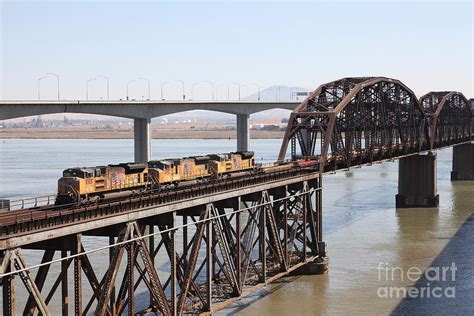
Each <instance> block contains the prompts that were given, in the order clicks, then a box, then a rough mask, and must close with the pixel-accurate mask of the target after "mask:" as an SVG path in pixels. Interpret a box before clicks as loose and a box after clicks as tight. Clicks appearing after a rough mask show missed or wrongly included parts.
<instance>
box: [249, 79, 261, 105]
mask: <svg viewBox="0 0 474 316" xmlns="http://www.w3.org/2000/svg"><path fill="white" fill-rule="evenodd" d="M250 84H251V85H253V86H256V87H257V88H258V94H257V100H258V101H260V89H261V88H262V87H261V86H260V85H258V84H256V83H250Z"/></svg>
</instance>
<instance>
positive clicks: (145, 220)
mask: <svg viewBox="0 0 474 316" xmlns="http://www.w3.org/2000/svg"><path fill="white" fill-rule="evenodd" d="M315 174H316V175H317V173H315V172H313V173H312V175H315ZM278 183H279V185H274V186H272V187H271V188H269V189H265V190H262V189H261V188H262V186H260V189H259V190H252V191H251V192H249V193H248V194H241V195H240V196H236V197H228V198H226V199H221V200H218V201H215V202H207V201H206V200H205V199H200V200H201V203H200V204H196V205H193V206H190V207H188V208H182V209H179V210H173V211H171V212H166V213H155V214H154V215H151V216H148V217H142V218H140V219H132V220H130V221H127V222H122V223H115V224H113V225H110V226H107V227H105V229H104V228H101V229H97V228H94V227H93V228H92V229H91V230H90V231H82V233H71V234H70V235H68V236H60V237H57V238H54V239H50V240H48V241H41V242H36V243H32V244H29V245H23V246H22V247H21V248H15V249H6V250H5V251H4V252H3V253H2V254H3V257H4V260H3V265H2V271H1V272H0V273H2V274H3V273H8V272H10V271H11V272H14V271H18V273H17V274H16V275H18V276H19V278H20V279H21V281H22V284H23V288H22V290H24V291H26V294H27V297H28V298H29V299H28V300H27V302H26V305H25V306H24V307H23V306H17V305H18V302H16V301H15V292H14V287H15V286H16V285H15V283H18V282H15V278H16V275H15V278H12V276H11V275H10V274H9V275H8V276H5V277H4V278H3V279H2V286H3V290H4V300H3V303H4V304H3V308H4V309H3V313H4V315H12V311H15V309H16V308H22V310H24V311H25V314H28V315H33V314H35V313H36V312H40V313H41V314H43V315H48V314H53V313H55V312H56V311H54V312H53V311H51V310H50V306H51V304H53V298H54V297H59V298H60V300H59V302H60V303H61V302H67V298H68V295H69V294H72V295H73V297H74V299H73V300H72V301H71V303H70V305H73V306H70V307H71V308H73V310H74V314H75V315H85V314H88V313H91V312H93V311H95V315H121V314H123V313H126V314H128V315H135V314H144V313H155V314H160V315H183V314H190V313H192V314H195V313H198V314H199V313H201V314H202V313H213V312H216V311H218V310H220V309H222V308H224V307H226V306H227V305H229V304H232V303H233V302H235V300H236V299H238V298H241V297H243V296H246V295H248V294H250V293H251V292H252V291H254V290H256V289H258V288H261V287H262V286H264V285H265V284H267V283H268V282H272V281H274V280H276V279H278V278H281V277H283V276H285V275H288V274H289V273H290V272H292V271H294V270H296V269H299V268H301V267H303V266H304V265H306V264H308V263H311V262H313V261H315V260H323V259H324V258H325V256H326V254H325V252H324V249H325V247H324V243H323V241H322V232H321V223H319V221H320V220H321V218H322V215H321V204H320V201H321V194H322V191H321V180H320V176H319V175H317V176H316V177H314V176H312V177H311V178H309V179H307V180H302V181H299V182H298V181H292V182H285V181H280V182H278ZM185 217H186V221H184V218H185ZM184 222H186V223H187V225H188V227H187V229H186V232H185V233H184V230H183V231H181V232H179V230H177V229H182V228H179V225H182V223H184ZM151 231H154V232H155V233H156V235H153V236H148V237H147V238H148V239H153V241H150V242H146V241H145V239H144V236H145V235H146V234H147V233H146V232H151ZM177 232H179V233H177ZM84 235H94V236H96V237H97V238H104V240H108V241H109V242H111V243H114V242H115V245H114V247H112V249H113V250H112V251H111V253H110V255H111V257H110V260H109V259H107V256H104V257H105V258H106V259H105V260H99V261H97V260H95V261H94V260H92V257H91V255H90V253H88V251H87V250H88V249H87V247H86V245H84V243H83V236H84ZM22 249H36V250H37V251H40V250H43V251H44V256H43V260H42V262H43V263H48V262H49V261H50V260H51V259H52V258H53V256H54V254H55V252H56V251H60V253H61V255H62V256H63V257H67V255H76V256H74V257H71V258H68V259H66V260H64V261H63V262H62V263H61V273H59V275H53V274H51V273H50V270H51V269H50V268H49V265H44V266H42V267H40V269H39V270H38V273H37V274H36V277H35V276H34V275H33V274H32V273H31V272H30V271H29V270H24V268H25V267H27V263H26V262H25V257H24V256H23V254H22ZM104 252H105V253H107V251H106V250H105V251H104ZM155 258H160V266H161V267H165V268H166V267H169V270H168V271H166V272H163V271H162V268H160V269H158V268H157V267H155V263H154V262H155ZM104 264H105V265H106V266H105V267H106V271H105V272H102V273H99V272H98V269H97V268H98V267H103V266H104ZM71 270H72V273H73V275H74V282H73V284H74V288H73V289H72V291H71V289H67V287H66V288H62V289H61V290H59V288H60V287H59V285H60V284H61V283H63V282H67V278H65V275H67V273H68V271H71ZM48 277H50V278H53V279H52V281H53V285H52V287H48V288H47V289H45V287H44V286H43V285H44V281H45V280H46V279H47V278H48ZM54 278H56V279H54ZM139 287H142V288H145V289H146V291H147V293H149V295H150V300H149V301H148V300H145V301H146V302H147V304H146V305H143V304H139V302H138V300H135V297H136V291H137V289H138V288H139ZM11 289H13V291H12V290H11ZM16 290H17V291H18V290H19V289H16ZM57 291H59V294H58V295H55V293H56V292H57ZM86 292H87V293H91V294H92V295H89V296H88V298H87V300H86V297H85V296H84V295H83V293H86ZM142 301H143V300H142ZM56 306H60V305H59V304H57V303H56ZM67 311H68V308H66V309H64V308H63V315H65V314H67Z"/></svg>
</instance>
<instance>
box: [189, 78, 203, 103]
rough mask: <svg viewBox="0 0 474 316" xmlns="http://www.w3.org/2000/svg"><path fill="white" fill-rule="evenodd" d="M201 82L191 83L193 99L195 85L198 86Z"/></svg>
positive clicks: (192, 97)
mask: <svg viewBox="0 0 474 316" xmlns="http://www.w3.org/2000/svg"><path fill="white" fill-rule="evenodd" d="M200 83H201V82H195V83H193V84H192V85H191V100H194V86H197V85H198V84H200Z"/></svg>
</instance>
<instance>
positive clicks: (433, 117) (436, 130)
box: [420, 91, 474, 149]
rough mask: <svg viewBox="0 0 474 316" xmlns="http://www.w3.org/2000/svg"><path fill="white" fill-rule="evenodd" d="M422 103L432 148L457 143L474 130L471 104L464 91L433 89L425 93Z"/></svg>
mask: <svg viewBox="0 0 474 316" xmlns="http://www.w3.org/2000/svg"><path fill="white" fill-rule="evenodd" d="M420 103H421V105H422V106H423V108H424V110H425V112H426V114H427V121H428V124H429V137H430V146H431V148H432V149H434V148H437V147H441V146H447V145H450V144H456V143H457V142H458V141H459V139H463V138H466V135H472V133H473V132H474V130H473V126H472V121H473V120H472V117H473V112H472V109H471V105H470V102H469V101H468V100H467V99H466V97H465V96H464V95H463V94H462V93H460V92H457V91H433V92H429V93H427V94H425V95H423V96H422V97H421V98H420ZM471 137H472V136H471Z"/></svg>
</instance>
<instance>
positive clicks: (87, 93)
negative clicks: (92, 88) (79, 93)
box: [86, 78, 97, 100]
mask: <svg viewBox="0 0 474 316" xmlns="http://www.w3.org/2000/svg"><path fill="white" fill-rule="evenodd" d="M94 80H97V78H91V79H89V80H87V82H86V100H89V82H91V81H94Z"/></svg>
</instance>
